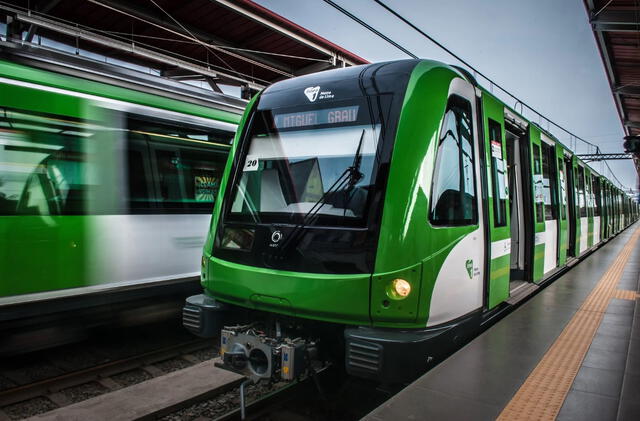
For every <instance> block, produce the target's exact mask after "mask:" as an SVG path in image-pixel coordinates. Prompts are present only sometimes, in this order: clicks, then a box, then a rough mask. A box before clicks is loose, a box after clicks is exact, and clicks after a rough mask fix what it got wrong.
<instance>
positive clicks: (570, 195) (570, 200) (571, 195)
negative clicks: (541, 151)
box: [564, 155, 577, 257]
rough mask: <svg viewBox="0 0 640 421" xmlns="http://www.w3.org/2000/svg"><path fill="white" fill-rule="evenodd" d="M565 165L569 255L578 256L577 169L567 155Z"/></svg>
mask: <svg viewBox="0 0 640 421" xmlns="http://www.w3.org/2000/svg"><path fill="white" fill-rule="evenodd" d="M564 166H565V169H566V172H565V175H566V177H567V229H568V234H569V235H568V241H567V257H575V256H576V237H577V235H576V194H575V191H576V183H575V171H574V168H573V159H572V158H571V157H570V156H568V155H565V156H564Z"/></svg>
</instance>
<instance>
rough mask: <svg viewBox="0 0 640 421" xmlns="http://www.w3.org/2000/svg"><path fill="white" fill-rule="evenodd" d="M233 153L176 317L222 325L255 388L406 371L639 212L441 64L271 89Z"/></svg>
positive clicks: (400, 376)
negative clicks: (332, 367) (313, 372)
mask: <svg viewBox="0 0 640 421" xmlns="http://www.w3.org/2000/svg"><path fill="white" fill-rule="evenodd" d="M231 156H232V157H233V162H232V164H231V165H229V166H228V167H227V169H226V170H225V174H224V176H223V179H222V183H221V188H220V191H219V197H218V200H217V201H216V204H215V210H214V213H213V219H212V223H211V229H210V232H209V236H208V239H207V241H206V244H205V247H204V255H203V258H202V274H201V277H202V286H203V287H204V294H202V295H198V296H193V297H190V298H189V299H188V300H187V303H186V305H185V307H184V310H183V311H184V313H183V323H184V325H185V326H186V327H187V328H189V329H190V330H191V331H193V332H194V333H196V334H199V335H202V336H211V335H213V334H217V333H219V332H220V331H221V342H222V344H221V346H222V352H223V354H224V364H225V365H226V366H227V367H229V368H231V369H234V370H237V371H240V372H242V373H244V374H247V375H249V376H251V377H252V378H254V379H256V380H257V379H266V378H274V377H275V378H281V379H292V378H295V377H296V376H298V375H299V374H301V373H303V372H304V371H305V370H307V369H308V368H309V367H311V364H312V362H313V360H318V361H326V360H329V359H335V360H338V361H339V360H340V358H343V359H344V360H343V361H344V364H345V367H346V370H347V372H348V373H350V374H352V375H356V376H362V377H366V378H372V379H376V380H378V381H381V382H397V381H404V380H407V379H410V378H412V377H414V376H416V375H417V374H419V373H420V372H421V371H422V370H424V369H425V368H427V366H428V363H429V361H430V360H431V357H433V356H437V355H438V354H439V352H441V351H442V349H444V348H447V347H448V346H449V345H450V344H451V343H453V342H455V341H456V340H457V339H458V337H459V336H460V335H461V334H462V332H463V331H464V330H465V329H468V328H472V329H478V328H479V326H480V325H481V324H482V323H484V322H486V321H487V320H489V319H491V318H492V317H493V316H495V315H497V314H499V313H500V312H501V311H502V310H505V309H508V308H510V307H511V306H513V305H514V304H515V303H516V302H517V301H519V300H520V299H522V298H524V297H526V296H528V295H530V294H532V293H533V292H534V291H535V290H536V289H537V288H539V286H540V285H541V284H543V283H544V282H545V281H548V280H550V279H552V278H553V277H554V275H557V274H558V273H559V272H561V271H563V270H565V269H566V268H568V267H569V266H571V265H572V264H573V262H575V261H577V260H578V259H580V258H582V257H583V256H585V255H586V254H587V253H589V252H590V251H591V250H593V249H594V248H596V247H598V246H599V245H601V244H603V243H604V242H605V241H607V240H608V239H610V238H611V237H613V236H615V235H616V234H618V233H619V232H620V231H622V230H623V229H625V227H627V226H629V225H630V224H631V223H633V222H634V221H636V220H637V218H638V205H637V204H636V203H634V202H632V201H631V200H630V199H629V198H628V197H627V196H626V195H625V194H624V193H623V192H622V191H620V190H619V189H618V188H616V187H615V186H614V185H613V184H612V183H611V182H610V181H609V180H607V179H606V178H605V177H602V176H600V175H599V174H597V173H596V172H595V171H594V170H593V169H591V168H590V167H589V166H588V165H586V164H585V163H584V162H582V161H581V160H580V159H579V158H578V157H577V156H575V154H574V153H573V152H571V151H570V150H569V149H567V147H566V146H564V145H562V144H561V143H560V142H559V141H558V140H557V139H556V138H554V137H553V135H552V134H550V133H548V132H547V131H545V130H543V129H542V128H540V127H539V126H537V125H535V124H534V123H532V122H530V121H528V120H526V119H525V118H524V117H522V116H521V115H519V114H518V113H517V112H516V111H515V110H513V109H512V108H510V107H508V106H507V105H505V104H504V103H503V102H501V101H500V100H499V99H497V98H496V97H495V96H493V95H492V94H491V93H490V92H488V91H487V90H485V89H483V88H482V87H481V86H478V85H477V84H476V82H475V81H474V79H473V78H472V77H471V76H470V75H469V74H468V73H467V72H465V71H463V70H461V69H458V68H456V67H452V66H449V65H446V64H443V63H439V62H435V61H428V60H404V61H395V62H387V63H378V64H371V65H365V66H358V67H351V68H346V69H340V70H333V71H327V72H323V73H317V74H313V75H308V76H303V77H299V78H295V79H291V80H286V81H282V82H278V83H276V84H274V85H272V86H270V87H269V88H267V89H265V90H264V91H263V92H262V93H261V94H259V95H258V96H256V97H255V98H254V99H253V100H252V101H251V102H250V104H249V106H248V108H247V110H246V112H245V114H244V117H243V118H242V121H241V123H240V126H239V130H238V132H237V134H236V139H235V142H234V143H233V146H232V150H231ZM232 322H233V323H234V324H233V325H232Z"/></svg>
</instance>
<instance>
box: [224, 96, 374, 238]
mask: <svg viewBox="0 0 640 421" xmlns="http://www.w3.org/2000/svg"><path fill="white" fill-rule="evenodd" d="M369 105H370V104H367V100H364V99H363V100H362V101H360V100H358V101H350V102H346V103H345V102H342V103H338V104H335V103H330V104H323V105H319V106H318V105H316V106H314V107H309V106H307V107H306V108H305V109H302V110H295V109H294V110H290V109H275V110H260V111H258V112H257V113H256V115H255V117H254V119H253V121H254V123H253V126H252V127H251V130H250V135H249V136H250V137H249V142H250V144H249V146H248V149H247V153H246V157H245V159H244V161H243V162H242V165H243V168H242V170H241V171H242V173H241V175H240V176H239V177H237V178H236V180H238V181H237V183H236V185H235V186H234V187H233V190H232V196H231V197H232V205H231V208H230V210H229V219H230V220H239V221H243V222H253V223H295V224H303V225H305V226H307V225H312V224H316V223H317V224H323V223H326V224H331V225H347V226H360V225H363V224H364V218H365V214H366V212H367V203H368V199H369V198H368V195H369V191H371V190H372V187H373V185H374V184H375V174H376V172H377V171H376V166H377V164H376V163H377V161H378V159H377V151H378V145H379V141H380V136H381V124H380V122H379V121H376V119H375V117H374V116H375V115H376V114H378V113H374V112H372V107H370V106H369ZM376 108H377V105H376Z"/></svg>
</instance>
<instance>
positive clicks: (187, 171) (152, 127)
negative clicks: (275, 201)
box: [127, 116, 233, 213]
mask: <svg viewBox="0 0 640 421" xmlns="http://www.w3.org/2000/svg"><path fill="white" fill-rule="evenodd" d="M127 124H128V129H129V131H128V133H129V134H128V136H129V174H130V176H129V196H130V198H129V200H130V202H129V203H130V208H131V210H132V211H134V212H135V211H136V210H138V211H143V212H152V213H211V211H212V210H213V202H214V199H215V197H216V195H217V193H218V188H219V184H220V180H221V178H222V173H223V171H224V167H225V164H226V160H227V154H228V148H225V147H224V146H223V145H224V144H226V143H228V142H230V139H232V137H233V133H230V132H229V133H227V132H222V131H220V130H214V129H211V130H209V131H207V130H205V129H203V128H200V127H194V128H192V127H190V126H188V125H180V126H179V127H178V126H176V127H174V126H173V125H171V124H167V123H166V122H164V121H155V120H149V121H147V120H143V119H140V118H139V117H138V116H135V117H133V116H130V118H129V120H128V122H127Z"/></svg>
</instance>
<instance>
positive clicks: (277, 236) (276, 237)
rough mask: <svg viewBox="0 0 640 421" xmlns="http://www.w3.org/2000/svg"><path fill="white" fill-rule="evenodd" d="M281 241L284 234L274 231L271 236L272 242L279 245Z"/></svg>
mask: <svg viewBox="0 0 640 421" xmlns="http://www.w3.org/2000/svg"><path fill="white" fill-rule="evenodd" d="M280 240H282V233H281V232H280V231H278V230H276V231H274V232H273V234H271V242H272V243H279V242H280Z"/></svg>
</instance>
